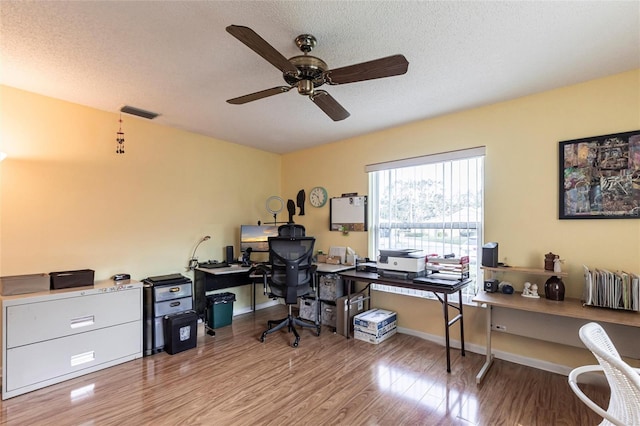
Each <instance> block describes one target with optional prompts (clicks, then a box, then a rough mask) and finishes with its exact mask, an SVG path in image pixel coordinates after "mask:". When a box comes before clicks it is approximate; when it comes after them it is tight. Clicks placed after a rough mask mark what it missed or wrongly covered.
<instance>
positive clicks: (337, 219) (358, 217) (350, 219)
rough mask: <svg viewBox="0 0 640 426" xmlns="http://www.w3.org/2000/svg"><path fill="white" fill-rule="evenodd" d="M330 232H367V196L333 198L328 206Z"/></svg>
mask: <svg viewBox="0 0 640 426" xmlns="http://www.w3.org/2000/svg"><path fill="white" fill-rule="evenodd" d="M329 208H330V210H329V229H330V230H331V231H340V230H341V229H340V228H342V230H345V231H367V230H368V228H367V196H366V195H361V196H353V197H335V198H331V200H330V204H329Z"/></svg>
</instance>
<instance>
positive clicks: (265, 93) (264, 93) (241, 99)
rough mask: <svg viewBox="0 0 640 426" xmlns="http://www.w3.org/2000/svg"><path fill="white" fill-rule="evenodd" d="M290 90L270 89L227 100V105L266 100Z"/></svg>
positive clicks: (289, 88) (282, 88)
mask: <svg viewBox="0 0 640 426" xmlns="http://www.w3.org/2000/svg"><path fill="white" fill-rule="evenodd" d="M289 90H291V87H289V86H278V87H272V88H271V89H266V90H261V91H259V92H255V93H251V94H248V95H244V96H239V97H237V98H233V99H229V100H227V102H228V103H230V104H233V105H242V104H246V103H247V102H251V101H257V100H258V99H262V98H267V97H269V96H273V95H278V94H280V93H286V92H288V91H289Z"/></svg>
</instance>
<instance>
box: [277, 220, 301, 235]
mask: <svg viewBox="0 0 640 426" xmlns="http://www.w3.org/2000/svg"><path fill="white" fill-rule="evenodd" d="M305 234H306V230H305V229H304V226H302V225H298V224H297V223H287V224H286V225H280V226H278V236H279V237H304V236H305Z"/></svg>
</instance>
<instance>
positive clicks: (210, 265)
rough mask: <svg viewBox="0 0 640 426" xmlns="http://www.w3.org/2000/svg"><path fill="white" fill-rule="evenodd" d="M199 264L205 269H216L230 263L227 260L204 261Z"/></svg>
mask: <svg viewBox="0 0 640 426" xmlns="http://www.w3.org/2000/svg"><path fill="white" fill-rule="evenodd" d="M198 266H200V267H201V268H205V269H216V268H226V267H228V266H229V264H228V263H227V262H204V263H201V264H200V265H198Z"/></svg>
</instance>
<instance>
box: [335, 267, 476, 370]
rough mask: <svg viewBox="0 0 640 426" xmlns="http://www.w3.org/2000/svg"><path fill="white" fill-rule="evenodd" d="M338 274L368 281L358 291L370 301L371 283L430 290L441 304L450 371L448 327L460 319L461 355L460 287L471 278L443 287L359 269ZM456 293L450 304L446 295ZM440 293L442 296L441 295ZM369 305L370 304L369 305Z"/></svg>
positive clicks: (352, 279) (349, 287)
mask: <svg viewBox="0 0 640 426" xmlns="http://www.w3.org/2000/svg"><path fill="white" fill-rule="evenodd" d="M340 276H341V277H342V278H344V279H345V280H346V281H351V282H355V281H360V282H366V283H368V284H367V285H366V287H365V288H364V289H362V290H361V291H360V292H359V293H361V292H364V291H365V290H367V291H368V300H369V302H370V301H371V287H370V286H371V284H384V285H390V286H394V287H403V288H411V289H415V290H424V291H430V292H432V293H433V294H434V295H435V296H436V297H437V298H438V300H439V301H440V303H441V304H442V308H443V309H442V310H443V316H444V334H445V348H446V352H447V373H450V372H451V355H450V349H451V346H450V344H449V328H450V327H451V326H452V325H453V324H455V323H456V322H457V321H460V348H461V354H462V356H464V355H465V353H464V323H463V313H462V305H463V304H462V303H461V302H460V301H462V289H463V288H465V287H466V286H467V285H469V284H470V283H471V279H466V280H463V281H459V282H456V284H455V285H453V286H451V287H443V286H440V285H436V284H428V283H414V282H413V281H412V280H401V279H396V278H387V277H381V276H379V275H378V274H377V273H376V272H360V271H346V272H341V273H340ZM351 287H352V286H351V284H349V285H347V289H348V290H347V291H348V299H347V300H348V302H347V318H350V314H351V312H350V311H351V303H350V301H351ZM456 292H457V293H458V297H459V299H458V301H459V303H458V306H455V305H452V304H451V303H450V302H449V299H448V296H449V295H450V294H453V293H456ZM441 295H442V297H441ZM369 307H371V306H369ZM449 307H452V308H454V309H457V310H458V315H456V316H455V317H453V318H451V319H449V309H448V308H449ZM347 330H348V331H347V339H348V338H349V337H350V335H351V327H349V328H348V329H347Z"/></svg>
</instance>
